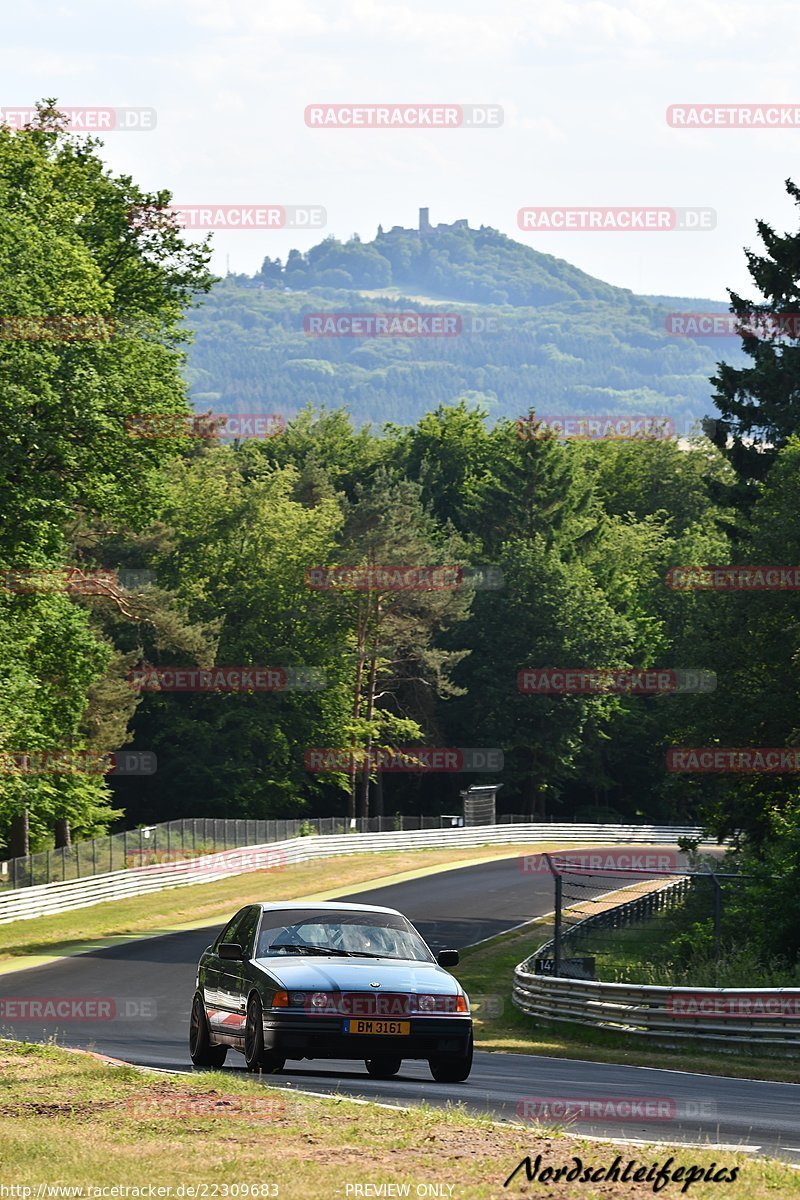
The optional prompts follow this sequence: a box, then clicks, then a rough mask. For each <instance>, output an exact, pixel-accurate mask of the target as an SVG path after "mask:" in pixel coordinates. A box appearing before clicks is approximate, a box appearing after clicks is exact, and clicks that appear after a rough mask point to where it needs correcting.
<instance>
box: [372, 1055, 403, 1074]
mask: <svg viewBox="0 0 800 1200" xmlns="http://www.w3.org/2000/svg"><path fill="white" fill-rule="evenodd" d="M402 1061H403V1060H402V1058H397V1057H391V1058H389V1057H387V1058H365V1059H364V1062H365V1063H366V1067H367V1073H368V1074H369V1075H371V1076H372V1078H373V1079H391V1078H392V1076H393V1075H396V1074H397V1072H398V1071H399V1070H400V1066H401V1064H402Z"/></svg>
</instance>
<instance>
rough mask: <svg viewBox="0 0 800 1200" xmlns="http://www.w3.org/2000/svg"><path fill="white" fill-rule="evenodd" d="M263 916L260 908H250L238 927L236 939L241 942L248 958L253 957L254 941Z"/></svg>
mask: <svg viewBox="0 0 800 1200" xmlns="http://www.w3.org/2000/svg"><path fill="white" fill-rule="evenodd" d="M260 917H261V909H260V908H248V910H247V912H246V913H245V915H244V917H243V918H242V920H241V921H240V922H239V924H238V925H237V927H236V938H235V939H234V940H235V941H237V942H239V943H240V945H241V947H242V950H243V951H244V953H245V956H246V957H247V958H252V957H253V942H254V940H255V936H256V930H257V929H258V922H259V919H260Z"/></svg>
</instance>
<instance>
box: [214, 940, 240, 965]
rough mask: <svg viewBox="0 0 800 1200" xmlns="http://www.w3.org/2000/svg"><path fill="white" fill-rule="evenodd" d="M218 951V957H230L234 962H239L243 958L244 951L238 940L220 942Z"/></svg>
mask: <svg viewBox="0 0 800 1200" xmlns="http://www.w3.org/2000/svg"><path fill="white" fill-rule="evenodd" d="M218 953H219V956H220V958H228V959H232V960H233V961H234V962H241V961H242V959H243V958H244V951H243V950H242V947H241V946H240V945H239V943H238V942H220V944H219V950H218Z"/></svg>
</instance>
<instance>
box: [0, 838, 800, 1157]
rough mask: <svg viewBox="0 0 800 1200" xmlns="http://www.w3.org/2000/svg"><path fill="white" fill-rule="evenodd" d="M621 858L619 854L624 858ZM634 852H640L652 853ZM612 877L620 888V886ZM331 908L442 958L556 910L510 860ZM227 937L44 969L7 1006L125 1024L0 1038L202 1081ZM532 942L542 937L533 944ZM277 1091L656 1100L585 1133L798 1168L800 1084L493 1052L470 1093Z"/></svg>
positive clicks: (492, 1104)
mask: <svg viewBox="0 0 800 1200" xmlns="http://www.w3.org/2000/svg"><path fill="white" fill-rule="evenodd" d="M614 849H615V851H617V852H619V851H623V850H624V849H626V848H625V847H615V848H614ZM631 849H634V848H633V847H631ZM635 849H636V850H638V851H641V850H642V849H643V847H641V846H638V847H635ZM661 849H662V850H663V849H664V848H663V847H661ZM605 879H607V880H608V889H609V890H610V889H611V888H612V887H613V886H614V880H613V879H612V878H611V877H605ZM623 882H624V883H627V882H630V877H628V878H627V879H620V885H621V884H622V883H623ZM604 890H605V889H604ZM267 898H268V897H265V899H267ZM331 899H343V900H344V899H352V900H354V901H357V902H359V903H365V904H366V903H373V904H384V905H388V906H390V907H393V908H398V909H400V910H401V911H403V912H405V913H406V915H407V916H408V917H409V918H410V919H411V920H412V921H413V922H414V924H415V925H416V926H417V928H418V929H419V930H420V932H421V933H422V935H423V937H425V939H426V940H427V941H428V943H429V945H430V946H431V947H432V949H433V950H434V951H436V950H440V949H444V948H449V947H453V948H456V949H457V948H459V947H463V946H466V945H469V944H472V943H474V942H476V941H480V940H481V939H482V938H487V937H491V936H492V935H493V934H496V933H499V932H501V931H502V930H505V929H509V928H513V927H514V926H516V925H519V924H521V923H522V922H524V921H526V920H529V919H530V918H531V917H534V916H540V915H542V914H545V913H548V912H550V911H551V910H552V880H551V879H550V877H549V876H547V875H544V874H524V873H523V872H522V871H520V870H519V869H518V863H517V860H516V859H514V858H511V859H503V860H499V861H496V862H490V863H482V864H477V865H475V866H471V867H464V868H460V869H459V870H455V871H442V872H440V873H438V874H435V875H428V876H423V877H422V878H419V879H415V880H412V881H409V882H406V883H399V884H395V885H393V886H391V887H378V888H375V889H374V890H372V891H368V892H359V893H358V894H355V895H353V896H347V895H338V896H337V895H336V894H335V893H333V894H332V895H331ZM233 911H234V910H233V909H232V912H233ZM231 915H232V913H231ZM220 924H221V923H220ZM219 927H220V925H219V924H216V925H214V926H211V927H209V928H208V929H201V930H194V931H191V932H185V933H175V934H168V935H165V936H162V937H155V938H142V939H140V940H139V941H135V942H130V943H127V944H124V945H120V946H116V947H112V948H109V949H104V950H96V951H92V952H91V953H88V954H82V955H77V956H74V957H71V958H66V959H62V960H60V961H58V962H55V963H51V964H49V965H47V966H44V967H35V968H30V969H27V970H24V971H20V972H18V973H13V974H7V975H0V996H1V997H2V998H4V999H6V998H9V999H10V998H11V997H16V998H25V999H31V998H45V997H47V998H54V997H59V998H60V997H71V998H76V997H81V998H87V999H88V998H94V999H97V998H105V999H112V1000H113V1001H114V1009H115V1011H116V1014H117V1015H116V1016H115V1017H114V1018H113V1019H106V1020H102V1019H98V1020H80V1021H71V1022H63V1021H62V1022H61V1023H60V1024H58V1023H57V1022H49V1023H45V1022H43V1021H39V1022H32V1021H26V1022H20V1021H13V1022H9V1021H8V1020H4V1021H3V1022H2V1023H1V1024H0V1033H2V1034H3V1035H4V1036H7V1037H12V1038H19V1039H24V1040H28V1041H41V1040H44V1039H46V1038H52V1037H54V1036H55V1037H57V1040H58V1041H59V1042H60V1043H61V1044H63V1045H72V1046H80V1047H91V1048H93V1049H97V1050H99V1051H101V1052H103V1053H105V1054H109V1055H112V1056H113V1057H116V1058H123V1059H126V1060H127V1061H129V1062H133V1063H140V1064H143V1065H146V1066H153V1067H160V1068H167V1069H171V1070H180V1071H186V1070H191V1069H192V1067H191V1062H190V1059H189V1054H188V1049H187V1030H188V1022H189V1007H190V1003H191V998H192V994H193V988H194V973H195V967H196V965H197V960H198V958H199V957H200V954H201V953H202V951H203V950H204V948H205V947H206V946H207V945H208V944H209V942H210V941H211V940H212V939H213V937H214V936H215V934H216V931H217V929H218V928H219ZM534 942H535V935H534V937H533V938H532V945H533V944H534ZM500 990H501V989H500V987H498V991H500ZM240 1064H241V1066H240ZM243 1065H244V1060H243V1059H242V1058H241V1056H240V1055H238V1054H236V1053H235V1052H233V1051H230V1052H229V1055H228V1065H226V1069H229V1068H230V1069H233V1070H240V1069H242V1068H243ZM267 1082H268V1083H269V1085H270V1086H278V1087H283V1088H287V1089H293V1088H298V1089H301V1090H304V1091H311V1092H325V1093H329V1092H339V1093H342V1094H349V1095H354V1096H360V1097H365V1098H372V1099H376V1100H381V1101H383V1102H388V1103H394V1104H398V1105H404V1104H408V1103H412V1102H414V1101H420V1100H426V1101H428V1102H429V1103H446V1102H448V1101H452V1102H462V1103H464V1104H466V1105H467V1106H468V1107H470V1108H471V1109H475V1110H477V1111H482V1112H490V1113H492V1114H494V1115H495V1116H497V1117H499V1118H503V1119H506V1120H510V1121H514V1122H521V1121H525V1119H526V1116H525V1114H526V1112H530V1111H532V1110H531V1109H530V1108H528V1109H526V1107H525V1102H526V1101H528V1102H529V1103H530V1101H531V1100H535V1099H536V1098H539V1099H542V1098H559V1097H560V1098H569V1099H571V1100H573V1101H574V1100H576V1099H579V1098H580V1099H582V1100H584V1101H586V1100H592V1099H597V1100H600V1099H605V1098H613V1099H614V1100H615V1101H619V1100H623V1099H624V1100H630V1101H632V1102H634V1103H635V1104H637V1105H639V1106H641V1104H642V1102H644V1101H647V1100H650V1101H655V1102H658V1104H657V1107H655V1108H651V1111H655V1112H658V1113H661V1114H662V1115H661V1116H660V1118H658V1119H652V1118H649V1117H647V1116H644V1115H640V1116H638V1117H636V1118H632V1119H630V1120H620V1121H618V1120H615V1121H613V1122H608V1121H607V1122H606V1123H603V1121H602V1120H587V1121H580V1122H577V1123H576V1124H575V1128H576V1129H579V1130H581V1131H582V1132H591V1133H594V1134H598V1135H602V1136H608V1137H614V1138H625V1139H637V1140H645V1141H661V1140H663V1141H672V1142H680V1141H687V1142H709V1143H712V1144H715V1145H716V1144H720V1145H725V1146H726V1147H728V1146H730V1147H733V1146H745V1145H746V1146H748V1147H749V1148H751V1149H752V1151H753V1152H758V1151H761V1152H763V1153H769V1154H773V1155H777V1156H780V1157H781V1158H785V1159H788V1160H790V1161H794V1162H797V1163H798V1164H800V1084H783V1083H768V1082H758V1081H751V1080H744V1079H731V1078H726V1077H719V1076H709V1075H693V1074H689V1073H685V1072H680V1071H674V1072H673V1071H664V1070H652V1069H647V1068H642V1067H628V1066H618V1065H613V1064H604V1063H592V1062H582V1061H576V1060H571V1059H557V1058H542V1057H538V1056H530V1055H522V1054H487V1053H477V1054H476V1055H475V1065H474V1068H473V1071H472V1075H471V1076H470V1078H469V1080H468V1081H467V1082H466V1083H462V1084H440V1083H435V1082H434V1081H433V1080H432V1079H431V1077H430V1073H429V1071H428V1066H427V1063H423V1062H413V1061H412V1062H409V1063H407V1064H404V1066H403V1069H402V1071H401V1074H400V1075H398V1076H397V1077H396V1078H395V1079H391V1080H374V1079H370V1078H369V1076H368V1075H367V1074H366V1072H365V1071H364V1069H363V1067H362V1066H360V1065H359V1064H358V1063H354V1062H339V1061H333V1060H326V1061H320V1062H319V1063H306V1062H299V1063H295V1064H292V1063H291V1062H290V1063H289V1064H288V1065H287V1068H286V1070H285V1071H284V1072H283V1073H281V1074H280V1075H274V1076H269V1077H267ZM663 1114H667V1115H663Z"/></svg>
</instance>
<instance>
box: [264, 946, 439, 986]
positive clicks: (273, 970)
mask: <svg viewBox="0 0 800 1200" xmlns="http://www.w3.org/2000/svg"><path fill="white" fill-rule="evenodd" d="M254 965H255V966H256V967H258V969H259V970H261V971H263V972H264V974H266V975H269V976H270V977H271V978H272V979H277V980H278V981H279V982H280V983H281V984H283V986H284V987H285V988H287V989H290V990H291V989H293V988H294V989H297V990H298V991H305V992H308V991H324V992H333V991H339V990H341V991H355V992H360V991H367V992H368V991H370V985H371V984H373V983H380V985H381V989H382V990H385V991H389V992H427V993H429V994H435V993H442V994H445V995H449V996H454V995H456V994H458V993H460V992H462V991H463V988H462V987H461V985H460V984H459V982H458V980H457V979H454V978H453V976H452V975H451V974H450V972H449V971H445V969H444V968H443V967H440V966H438V965H437V964H436V963H425V962H416V961H415V960H413V959H405V958H395V959H388V958H304V957H300V956H299V955H298V956H297V957H292V958H288V957H287V956H286V955H284V954H281V955H272V956H271V957H270V958H258V959H256V960H255V963H254ZM374 990H377V989H374Z"/></svg>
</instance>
